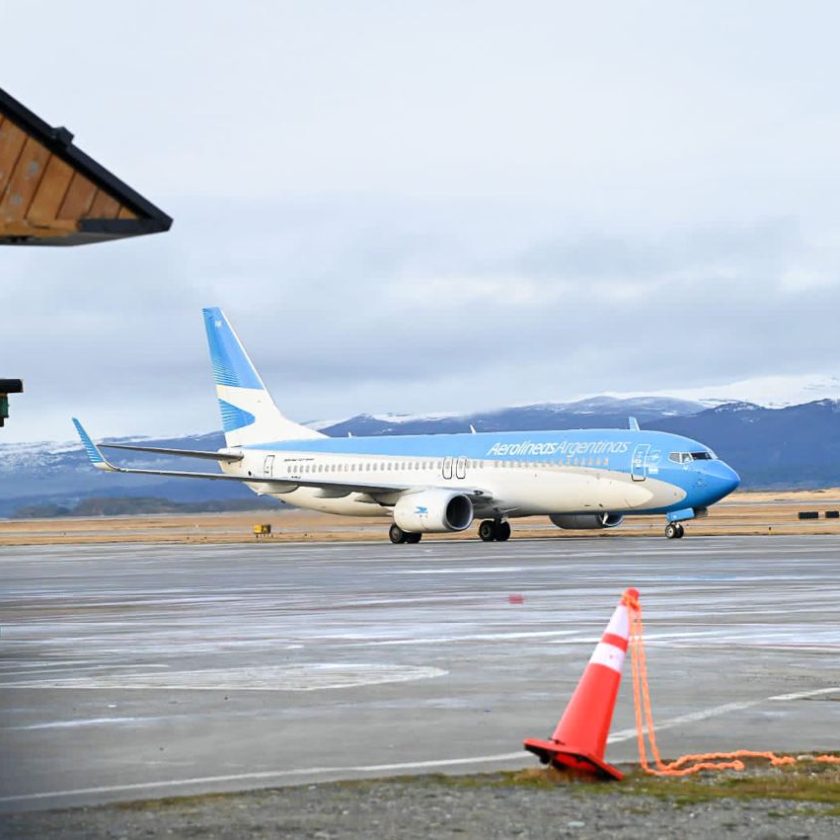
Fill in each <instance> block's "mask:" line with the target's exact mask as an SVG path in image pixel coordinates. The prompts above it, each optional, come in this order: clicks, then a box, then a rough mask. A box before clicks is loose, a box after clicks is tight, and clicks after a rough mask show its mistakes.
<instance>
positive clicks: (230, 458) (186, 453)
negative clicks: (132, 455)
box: [99, 443, 245, 464]
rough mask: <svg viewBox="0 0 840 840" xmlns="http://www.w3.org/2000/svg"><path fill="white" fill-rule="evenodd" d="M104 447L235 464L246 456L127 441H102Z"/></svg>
mask: <svg viewBox="0 0 840 840" xmlns="http://www.w3.org/2000/svg"><path fill="white" fill-rule="evenodd" d="M99 446H100V447H101V448H102V449H129V450H131V451H132V452H154V453H156V454H158V455H176V456H180V457H182V458H205V459H206V460H208V461H224V462H225V463H226V464H233V463H236V462H237V461H241V460H242V459H243V458H244V457H245V456H244V455H243V454H242V453H241V452H238V453H235V452H198V451H196V450H194V449H167V448H166V447H163V446H130V445H128V444H126V443H100V444H99Z"/></svg>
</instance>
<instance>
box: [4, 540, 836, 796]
mask: <svg viewBox="0 0 840 840" xmlns="http://www.w3.org/2000/svg"><path fill="white" fill-rule="evenodd" d="M0 580H2V584H0V810H5V811H20V810H28V809H34V808H48V807H57V806H67V805H78V804H86V803H94V802H104V801H112V800H129V799H142V798H152V797H160V796H169V795H176V794H189V793H197V792H205V791H221V790H243V789H249V788H256V787H269V786H271V787H274V786H278V785H286V784H305V783H310V782H316V781H326V780H328V779H341V778H357V777H364V776H388V775H406V774H412V773H419V772H436V771H441V772H459V771H461V772H475V771H479V770H484V769H500V768H515V767H527V766H533V765H534V764H535V762H536V759H534V758H533V757H532V756H530V754H528V753H526V752H524V751H522V750H521V741H522V739H523V738H525V737H543V736H547V735H549V734H550V732H551V730H552V729H553V727H554V724H555V723H556V720H557V718H558V716H559V714H560V713H561V712H562V710H563V707H564V705H565V702H566V700H567V699H568V696H569V695H570V693H571V691H572V690H573V688H574V686H575V684H576V682H577V680H578V678H579V676H580V673H581V671H582V670H583V667H584V665H585V663H586V661H587V659H588V657H589V655H590V653H591V652H592V648H593V645H594V644H595V642H596V640H597V639H598V637H599V636H600V633H601V631H602V630H603V628H604V625H605V624H606V622H607V620H608V618H609V616H610V613H611V612H612V609H613V607H614V604H615V602H616V600H617V598H618V596H619V595H620V594H621V592H622V590H623V589H624V588H625V587H627V586H630V585H634V586H637V587H638V588H639V589H640V591H641V595H642V603H643V606H644V610H645V628H646V638H647V650H648V667H649V671H650V677H651V693H652V699H653V705H654V714H655V716H656V719H657V722H658V729H659V730H660V731H661V735H660V736H659V743H660V747H661V749H662V751H663V753H664V754H666V755H668V756H676V755H679V754H681V753H684V752H705V751H712V750H729V749H735V748H751V749H775V750H785V751H795V752H798V751H801V752H808V751H812V750H838V749H840V702H838V701H840V537H832V536H810V537H782V536H775V537H714V538H708V537H690V538H687V539H685V540H682V541H680V542H669V541H666V540H664V539H661V538H659V539H649V538H638V539H622V540H610V539H598V538H591V539H568V538H566V539H563V540H558V541H557V542H552V541H549V540H533V541H531V540H516V539H514V540H512V541H511V542H509V543H492V544H485V543H481V542H478V541H476V542H458V543H452V542H448V543H446V542H438V543H435V542H434V541H432V540H428V539H427V540H426V541H424V542H422V543H421V544H419V545H417V546H409V545H405V546H392V545H390V544H388V543H384V542H381V541H380V542H376V543H353V544H329V545H327V544H290V543H283V544H276V543H275V544H272V543H264V544H256V545H248V546H186V545H185V546H149V545H113V546H84V547H68V546H59V547H54V548H20V549H18V548H6V549H4V550H3V552H2V554H0ZM520 596H521V597H520ZM627 676H629V669H628V673H627V674H626V675H625V677H627ZM612 732H613V734H612V737H611V743H610V747H609V750H608V759H609V760H610V761H613V762H621V761H632V760H635V759H636V757H637V754H636V744H635V729H634V725H633V707H632V696H631V692H630V690H629V681H628V680H627V679H625V684H624V686H623V688H622V692H621V695H620V697H619V701H618V706H617V709H616V714H615V719H614V723H613V730H612Z"/></svg>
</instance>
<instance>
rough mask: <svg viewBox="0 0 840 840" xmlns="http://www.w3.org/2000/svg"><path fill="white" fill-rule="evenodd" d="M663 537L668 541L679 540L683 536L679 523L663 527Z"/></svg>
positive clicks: (682, 529) (683, 531)
mask: <svg viewBox="0 0 840 840" xmlns="http://www.w3.org/2000/svg"><path fill="white" fill-rule="evenodd" d="M665 536H666V537H667V538H668V539H669V540H681V539H682V538H683V537H684V536H685V528H683V526H682V525H680V523H679V522H669V523H668V524H667V525H666V526H665Z"/></svg>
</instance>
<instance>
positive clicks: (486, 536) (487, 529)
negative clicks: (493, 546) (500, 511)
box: [478, 519, 510, 542]
mask: <svg viewBox="0 0 840 840" xmlns="http://www.w3.org/2000/svg"><path fill="white" fill-rule="evenodd" d="M478 536H479V537H480V538H481V540H482V541H483V542H494V541H496V542H507V541H508V540H509V539H510V522H503V521H502V520H501V519H485V520H484V521H483V522H482V523H481V525H479V526H478Z"/></svg>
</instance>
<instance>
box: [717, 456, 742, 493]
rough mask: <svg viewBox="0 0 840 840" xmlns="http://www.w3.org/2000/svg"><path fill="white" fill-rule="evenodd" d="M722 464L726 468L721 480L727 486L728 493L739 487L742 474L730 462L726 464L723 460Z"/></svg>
mask: <svg viewBox="0 0 840 840" xmlns="http://www.w3.org/2000/svg"><path fill="white" fill-rule="evenodd" d="M721 466H722V467H723V468H724V469H723V475H722V476H721V480H722V481H723V483H724V486H725V487H726V493H727V495H728V494H729V493H731V492H732V491H733V490H735V489H737V487H738V485H739V484H740V483H741V476H740V475H738V473H736V472H735V470H733V469H732V467H730V466H729V464H724V463H723V461H721Z"/></svg>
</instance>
